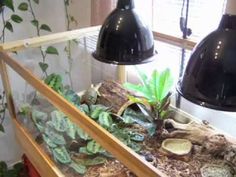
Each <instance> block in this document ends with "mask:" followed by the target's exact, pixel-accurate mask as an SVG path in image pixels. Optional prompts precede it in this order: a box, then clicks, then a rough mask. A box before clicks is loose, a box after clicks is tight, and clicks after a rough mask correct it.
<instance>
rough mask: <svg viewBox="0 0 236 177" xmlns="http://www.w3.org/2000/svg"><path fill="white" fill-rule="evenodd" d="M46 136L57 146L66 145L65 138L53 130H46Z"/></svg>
mask: <svg viewBox="0 0 236 177" xmlns="http://www.w3.org/2000/svg"><path fill="white" fill-rule="evenodd" d="M45 134H46V135H47V137H48V138H49V139H50V140H51V141H52V142H53V143H54V144H57V145H65V144H66V140H65V138H64V137H63V136H62V135H60V134H59V133H57V132H56V131H54V130H53V129H51V128H46V129H45Z"/></svg>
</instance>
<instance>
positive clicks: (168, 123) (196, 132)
mask: <svg viewBox="0 0 236 177" xmlns="http://www.w3.org/2000/svg"><path fill="white" fill-rule="evenodd" d="M164 124H165V127H167V128H166V131H165V133H163V134H162V138H184V139H188V140H190V141H191V142H192V143H193V144H198V145H201V146H202V150H203V151H204V152H206V153H209V154H213V155H216V154H222V153H223V152H225V151H227V149H228V148H229V147H231V146H232V145H236V141H235V139H234V138H231V137H226V136H225V135H223V134H220V133H219V132H217V130H215V129H213V128H212V127H210V126H209V125H205V124H201V123H197V122H195V121H192V122H190V123H188V124H181V123H178V122H176V121H174V120H173V119H166V120H165V122H164Z"/></svg>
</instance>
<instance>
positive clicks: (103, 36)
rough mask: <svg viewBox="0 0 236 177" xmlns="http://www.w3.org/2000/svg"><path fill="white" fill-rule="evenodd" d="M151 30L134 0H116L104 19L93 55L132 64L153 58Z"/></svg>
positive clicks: (145, 61) (108, 60)
mask: <svg viewBox="0 0 236 177" xmlns="http://www.w3.org/2000/svg"><path fill="white" fill-rule="evenodd" d="M154 54H155V51H154V39H153V34H152V31H151V30H150V29H149V28H148V27H147V25H145V24H144V23H143V21H142V20H141V18H140V17H139V16H138V14H137V13H136V12H135V10H134V2H133V0H118V2H117V7H116V9H115V10H114V11H113V12H111V14H110V15H109V16H108V17H107V19H106V20H105V22H104V24H103V26H102V28H101V30H100V33H99V37H98V41H97V48H96V51H95V52H94V53H93V54H92V55H93V57H94V58H95V59H97V60H99V61H101V62H105V63H111V64H116V65H135V64H142V63H147V62H150V61H152V56H153V55H154Z"/></svg>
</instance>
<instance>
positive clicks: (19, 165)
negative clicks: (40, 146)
mask: <svg viewBox="0 0 236 177" xmlns="http://www.w3.org/2000/svg"><path fill="white" fill-rule="evenodd" d="M24 168H25V165H24V164H23V163H22V162H18V163H16V164H14V165H13V169H14V170H16V172H17V174H20V173H21V172H22V170H24Z"/></svg>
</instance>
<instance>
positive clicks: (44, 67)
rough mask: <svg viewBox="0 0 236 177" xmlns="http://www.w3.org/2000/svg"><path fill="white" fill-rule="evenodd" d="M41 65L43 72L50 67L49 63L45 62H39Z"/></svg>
mask: <svg viewBox="0 0 236 177" xmlns="http://www.w3.org/2000/svg"><path fill="white" fill-rule="evenodd" d="M39 67H40V68H41V70H42V71H43V72H46V71H47V69H48V64H47V63H43V62H39Z"/></svg>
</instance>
